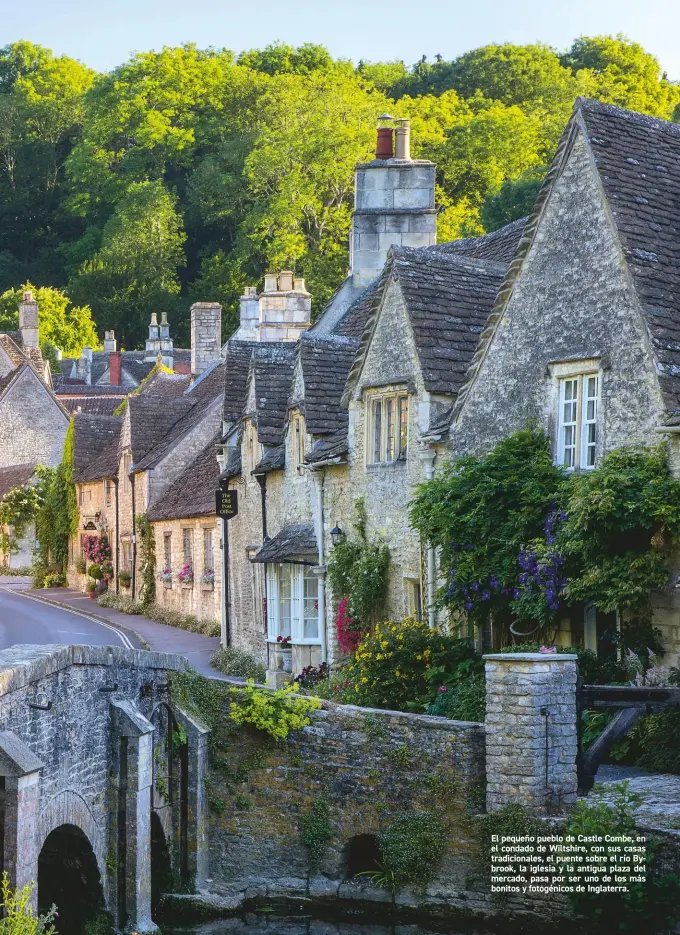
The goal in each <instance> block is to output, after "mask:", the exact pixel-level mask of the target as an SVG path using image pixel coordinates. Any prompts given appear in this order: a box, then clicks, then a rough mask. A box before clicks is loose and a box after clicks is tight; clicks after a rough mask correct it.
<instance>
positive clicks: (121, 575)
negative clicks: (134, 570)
mask: <svg viewBox="0 0 680 935" xmlns="http://www.w3.org/2000/svg"><path fill="white" fill-rule="evenodd" d="M131 581H132V575H131V574H130V572H129V571H119V572H118V583H119V584H120V586H121V587H122V588H129V587H130V582H131Z"/></svg>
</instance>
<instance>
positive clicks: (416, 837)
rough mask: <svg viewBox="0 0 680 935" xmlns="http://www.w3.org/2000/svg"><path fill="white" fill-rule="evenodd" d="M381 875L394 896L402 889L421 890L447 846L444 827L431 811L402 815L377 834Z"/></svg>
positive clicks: (429, 878) (432, 874) (435, 869)
mask: <svg viewBox="0 0 680 935" xmlns="http://www.w3.org/2000/svg"><path fill="white" fill-rule="evenodd" d="M378 843H379V844H380V851H381V853H382V860H383V866H382V871H381V874H379V875H380V876H381V879H382V881H383V882H384V884H385V885H386V888H387V889H389V890H390V891H391V892H392V895H395V894H396V893H397V892H398V891H399V890H400V889H401V888H402V887H404V886H412V887H414V888H415V889H416V890H419V891H424V890H425V889H426V887H427V884H428V883H429V882H430V880H431V879H432V877H433V876H434V874H435V873H436V871H437V867H438V866H439V863H440V861H441V859H442V857H443V855H444V852H445V850H446V847H447V834H446V828H445V827H444V824H443V822H442V820H441V818H439V816H438V815H436V814H435V813H434V812H403V813H402V814H400V815H397V816H396V817H395V818H394V819H393V820H392V821H390V823H389V825H388V826H387V828H385V830H384V831H381V832H380V834H379V835H378Z"/></svg>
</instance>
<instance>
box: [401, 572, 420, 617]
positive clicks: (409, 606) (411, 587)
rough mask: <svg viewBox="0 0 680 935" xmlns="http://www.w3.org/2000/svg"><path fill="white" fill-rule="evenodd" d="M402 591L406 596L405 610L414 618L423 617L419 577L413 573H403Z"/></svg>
mask: <svg viewBox="0 0 680 935" xmlns="http://www.w3.org/2000/svg"><path fill="white" fill-rule="evenodd" d="M403 580H404V592H405V597H406V612H407V614H408V615H409V616H410V617H415V618H416V620H422V619H423V584H422V581H421V579H420V578H418V577H416V576H414V575H404V578H403Z"/></svg>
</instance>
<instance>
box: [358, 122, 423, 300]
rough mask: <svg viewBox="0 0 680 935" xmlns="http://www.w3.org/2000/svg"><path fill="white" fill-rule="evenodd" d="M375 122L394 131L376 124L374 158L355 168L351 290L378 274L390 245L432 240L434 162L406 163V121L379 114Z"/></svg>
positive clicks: (417, 244)
mask: <svg viewBox="0 0 680 935" xmlns="http://www.w3.org/2000/svg"><path fill="white" fill-rule="evenodd" d="M380 121H381V123H383V124H385V123H389V122H392V123H395V124H396V129H394V130H393V129H391V128H390V127H386V126H381V127H380V128H379V129H378V138H377V146H376V158H375V159H373V160H372V161H371V162H365V163H361V164H360V165H358V166H357V168H356V176H355V194H354V213H353V215H352V234H351V244H350V250H351V254H350V264H351V274H352V280H353V282H354V285H355V286H366V285H368V284H369V283H371V282H373V281H374V280H375V279H376V278H377V277H378V276H379V275H380V271H381V270H382V268H383V266H384V264H385V260H386V258H387V253H388V251H389V249H390V247H391V246H399V247H427V246H430V244H434V243H436V242H437V211H436V208H435V206H434V183H435V164H434V163H433V162H429V161H428V160H427V159H411V149H410V134H411V130H410V124H409V121H408V120H405V119H404V120H394V119H393V118H392V117H390V116H389V114H384V115H383V116H382V117H381V118H380ZM393 151H394V155H392V152H393Z"/></svg>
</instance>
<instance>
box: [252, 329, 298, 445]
mask: <svg viewBox="0 0 680 935" xmlns="http://www.w3.org/2000/svg"><path fill="white" fill-rule="evenodd" d="M295 353H296V346H295V344H294V343H293V342H292V341H290V342H284V343H279V342H277V343H274V342H271V343H266V344H265V343H262V344H258V345H257V346H256V347H255V349H254V351H253V357H252V360H251V364H250V379H251V380H253V381H254V387H255V406H256V411H255V413H253V416H254V418H255V421H256V424H257V437H258V441H259V442H260V444H262V445H264V446H265V447H266V448H270V447H276V446H277V445H280V444H281V442H282V441H283V429H284V424H285V420H286V415H287V412H288V396H289V394H290V386H291V381H292V378H293V367H294V364H295Z"/></svg>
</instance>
